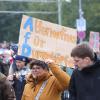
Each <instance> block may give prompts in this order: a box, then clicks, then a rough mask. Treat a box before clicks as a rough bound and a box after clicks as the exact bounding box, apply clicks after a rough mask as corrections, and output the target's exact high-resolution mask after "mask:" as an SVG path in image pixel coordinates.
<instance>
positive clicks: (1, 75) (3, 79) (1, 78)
mask: <svg viewBox="0 0 100 100" xmlns="http://www.w3.org/2000/svg"><path fill="white" fill-rule="evenodd" d="M5 80H6V76H5V75H4V74H2V73H1V72H0V82H3V81H5Z"/></svg>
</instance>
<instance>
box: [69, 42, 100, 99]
mask: <svg viewBox="0 0 100 100" xmlns="http://www.w3.org/2000/svg"><path fill="white" fill-rule="evenodd" d="M71 56H72V57H73V60H74V64H75V66H76V69H75V70H74V71H73V74H72V76H71V80H70V85H69V100H100V60H98V59H97V56H96V54H95V53H94V51H93V49H92V48H91V47H90V46H89V45H88V44H87V43H82V44H79V45H77V46H76V47H75V48H73V50H72V52H71Z"/></svg>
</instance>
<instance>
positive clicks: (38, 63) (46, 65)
mask: <svg viewBox="0 0 100 100" xmlns="http://www.w3.org/2000/svg"><path fill="white" fill-rule="evenodd" d="M34 65H37V66H40V67H42V68H43V69H46V70H48V71H49V67H48V64H47V63H45V62H44V61H41V60H32V61H31V62H30V69H32V67H33V66H34Z"/></svg>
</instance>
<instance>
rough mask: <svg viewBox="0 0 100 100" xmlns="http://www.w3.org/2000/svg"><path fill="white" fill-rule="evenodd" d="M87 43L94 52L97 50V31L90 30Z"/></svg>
mask: <svg viewBox="0 0 100 100" xmlns="http://www.w3.org/2000/svg"><path fill="white" fill-rule="evenodd" d="M89 45H90V46H91V47H92V48H93V50H94V51H95V52H99V32H92V31H91V32H90V37H89Z"/></svg>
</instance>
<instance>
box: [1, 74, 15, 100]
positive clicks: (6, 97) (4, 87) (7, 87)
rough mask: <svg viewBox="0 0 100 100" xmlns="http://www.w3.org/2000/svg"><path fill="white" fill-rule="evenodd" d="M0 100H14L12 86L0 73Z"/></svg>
mask: <svg viewBox="0 0 100 100" xmlns="http://www.w3.org/2000/svg"><path fill="white" fill-rule="evenodd" d="M0 100H16V99H15V93H14V89H13V88H12V85H11V84H10V83H9V81H8V80H6V77H5V75H4V74H2V73H0Z"/></svg>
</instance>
